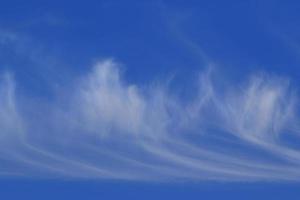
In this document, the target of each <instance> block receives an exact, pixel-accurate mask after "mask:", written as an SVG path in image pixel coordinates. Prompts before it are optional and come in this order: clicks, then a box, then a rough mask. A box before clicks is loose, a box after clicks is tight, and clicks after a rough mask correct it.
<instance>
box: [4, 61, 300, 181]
mask: <svg viewBox="0 0 300 200" xmlns="http://www.w3.org/2000/svg"><path fill="white" fill-rule="evenodd" d="M211 76H212V74H211V73H210V72H207V73H201V74H200V76H199V82H198V85H197V91H196V94H195V95H194V96H195V97H194V98H192V99H190V100H188V101H186V100H183V99H182V98H181V97H180V95H176V94H174V93H172V91H170V90H169V89H168V88H167V87H165V86H162V85H154V84H153V85H152V84H149V85H148V86H139V85H134V84H128V83H127V82H126V81H125V80H124V79H123V78H122V74H121V73H120V70H119V66H118V64H117V63H115V62H114V61H113V60H103V61H100V62H98V63H97V64H96V65H95V66H94V68H93V70H92V71H91V72H90V73H89V74H87V75H86V76H84V77H81V78H80V79H79V81H77V82H76V83H74V87H73V88H74V89H73V90H64V89H63V88H62V89H61V90H62V91H63V92H62V93H64V94H65V96H67V98H65V97H64V98H62V97H60V96H57V99H58V101H57V102H62V103H57V102H56V101H55V102H52V103H50V104H49V103H47V104H46V103H45V104H42V105H41V104H39V103H38V102H36V107H34V106H29V105H28V104H27V103H26V102H27V101H24V102H23V101H21V100H22V99H26V98H27V99H30V97H21V94H19V93H18V90H15V85H16V83H15V81H14V79H13V76H12V75H10V74H9V73H6V74H4V75H3V76H2V79H1V80H2V81H1V86H0V94H1V96H0V105H1V106H0V129H1V133H0V136H1V137H0V155H1V156H0V162H1V163H2V165H1V166H0V176H3V177H4V176H9V177H14V176H17V177H18V176H21V177H29V178H87V179H126V180H146V181H170V180H215V181H279V180H285V181H298V180H299V177H300V170H299V165H300V151H299V149H297V148H296V147H294V148H292V145H287V144H288V142H289V143H293V142H295V141H294V140H291V139H290V138H289V137H290V136H295V137H297V134H298V132H299V131H297V130H299V128H297V126H298V125H297V123H298V122H297V121H298V119H299V118H298V116H297V95H296V92H295V90H294V89H293V88H291V86H290V84H289V82H288V81H287V80H286V79H283V78H280V77H275V76H270V75H267V74H256V75H254V76H251V77H249V81H248V82H246V83H242V84H239V85H238V86H235V85H234V84H232V85H229V86H228V87H224V88H218V87H217V86H216V85H217V84H215V82H214V81H213V79H212V78H211ZM17 99H21V100H18V101H17ZM31 102H35V100H34V99H31ZM33 104H34V103H33ZM25 107H26V109H25Z"/></svg>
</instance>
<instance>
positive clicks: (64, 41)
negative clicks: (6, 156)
mask: <svg viewBox="0 0 300 200" xmlns="http://www.w3.org/2000/svg"><path fill="white" fill-rule="evenodd" d="M299 10H300V2H298V1H279V0H278V1H277V0H274V1H259V0H253V1H251V0H248V1H238V0H237V1H234V0H230V1H221V0H214V1H201V0H199V1H171V0H153V1H134V0H128V1H121V0H99V1H47V2H46V1H33V0H27V1H8V0H7V1H5V0H3V1H0V70H1V71H5V70H9V71H13V73H14V75H15V77H16V79H17V80H18V82H19V86H18V87H19V88H20V91H21V92H23V93H27V94H28V95H29V96H39V97H41V98H44V99H51V98H52V97H53V95H54V93H55V88H53V85H49V80H55V82H57V84H58V85H66V84H68V82H69V80H71V79H72V77H73V76H78V75H80V74H84V73H87V72H88V71H90V69H91V66H92V65H93V63H94V62H96V61H97V60H99V59H103V58H113V59H115V60H116V61H117V62H119V63H121V65H122V66H124V74H125V77H126V78H125V79H126V81H128V82H130V83H131V82H133V83H137V84H141V85H143V84H147V83H148V82H150V81H152V80H160V79H163V78H165V77H169V76H173V75H174V74H175V79H176V80H177V82H176V83H175V85H176V84H178V87H179V88H180V87H183V88H184V87H185V86H186V85H189V84H190V82H189V80H193V79H195V72H197V71H199V70H200V71H201V70H205V69H206V68H207V67H208V65H210V64H211V65H214V66H216V67H217V68H218V70H219V73H221V74H223V75H224V76H227V77H230V78H231V80H232V81H233V82H234V81H235V80H241V79H243V78H244V77H246V75H248V74H251V73H252V72H254V71H266V72H268V73H271V74H273V73H274V74H279V75H281V76H284V77H289V78H290V80H291V82H292V84H293V85H296V86H297V85H299V83H300V76H299V74H300V68H299V64H300V12H299ZM7 35H9V37H14V35H15V36H16V38H17V39H16V40H14V39H12V40H11V41H9V42H1V38H3V37H7ZM122 69H123V68H122ZM0 165H1V163H0ZM297 185H298V184H285V185H280V184H279V183H273V184H269V183H257V184H256V183H251V184H248V183H242V184H236V183H235V184H231V183H218V184H216V183H197V184H195V183H188V182H187V183H184V184H183V183H180V184H178V185H176V184H175V185H174V184H167V183H163V184H152V183H150V184H149V183H132V182H129V183H128V182H124V181H122V182H120V183H118V182H113V183H108V182H102V181H99V182H92V183H89V182H78V181H77V182H71V181H70V182H68V181H67V182H64V181H42V180H41V181H32V182H31V181H24V180H9V181H6V180H0V198H3V199H21V198H25V199H41V198H42V199H99V198H101V197H103V198H105V199H106V198H107V199H108V198H113V199H120V198H126V199H201V198H203V199H220V198H223V199H296V198H297V197H298V196H299V194H300V190H299V188H298V187H297Z"/></svg>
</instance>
